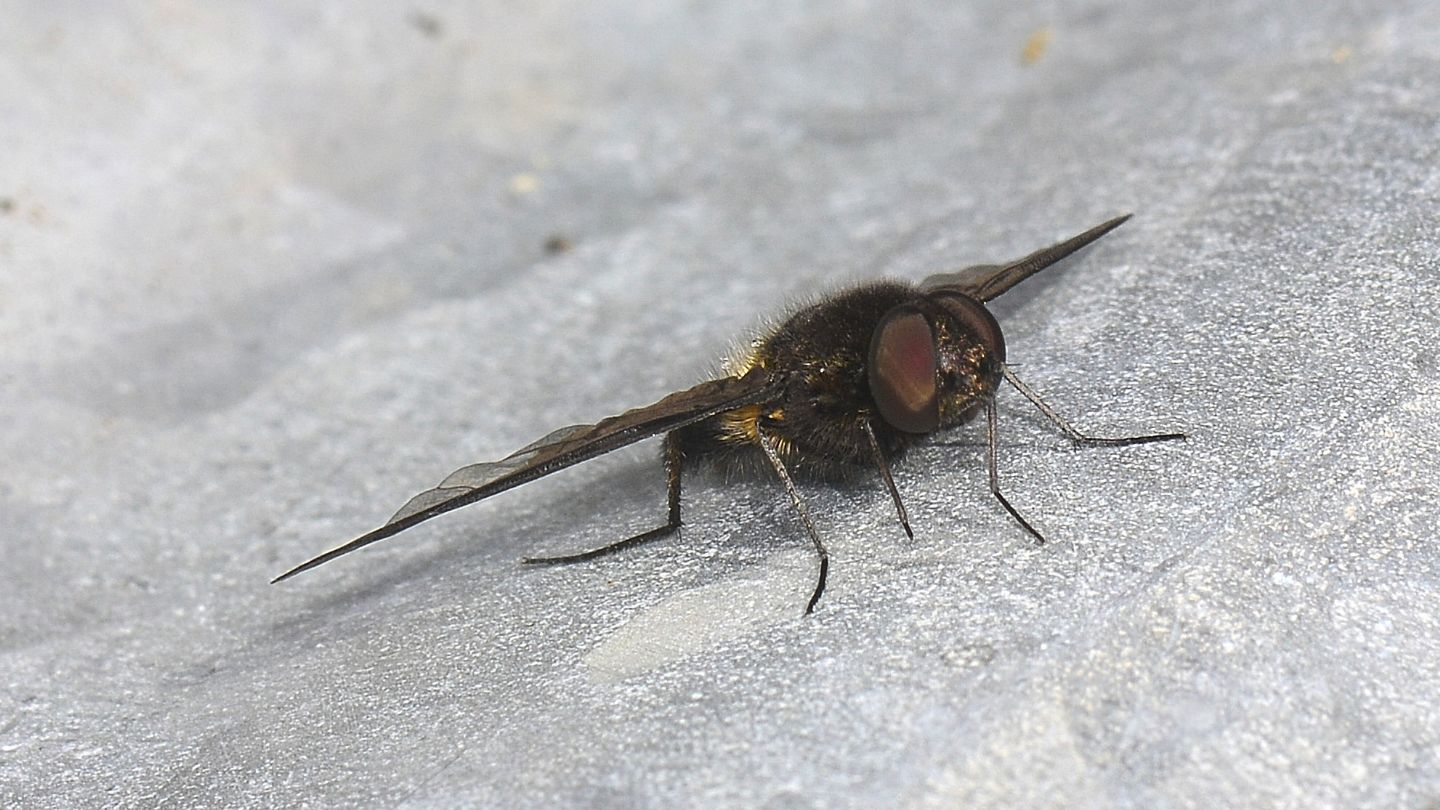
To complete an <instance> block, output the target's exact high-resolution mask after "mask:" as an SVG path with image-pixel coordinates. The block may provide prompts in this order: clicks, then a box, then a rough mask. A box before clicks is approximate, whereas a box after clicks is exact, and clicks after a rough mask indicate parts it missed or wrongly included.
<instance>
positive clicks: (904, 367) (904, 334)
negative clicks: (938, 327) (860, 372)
mask: <svg viewBox="0 0 1440 810" xmlns="http://www.w3.org/2000/svg"><path fill="white" fill-rule="evenodd" d="M937 365H938V361H937V358H936V353H935V335H934V334H933V333H932V332H931V330H930V321H929V320H927V319H926V318H925V316H924V315H923V314H921V313H920V311H919V310H917V309H915V308H914V307H912V306H908V305H901V306H898V307H896V308H894V309H892V310H890V311H889V312H887V313H885V316H884V317H883V318H881V319H880V324H879V325H878V326H876V327H875V334H874V335H872V336H871V338H870V364H869V367H868V371H869V376H870V395H871V397H873V398H874V400H875V406H876V407H877V408H878V409H879V410H880V416H882V417H883V418H884V419H885V421H886V422H888V423H889V424H890V426H891V427H894V428H895V429H897V430H903V431H905V432H906V433H929V432H930V431H932V430H935V429H936V428H937V427H939V426H940V398H939V390H938V387H937V385H936V377H935V372H936V368H937Z"/></svg>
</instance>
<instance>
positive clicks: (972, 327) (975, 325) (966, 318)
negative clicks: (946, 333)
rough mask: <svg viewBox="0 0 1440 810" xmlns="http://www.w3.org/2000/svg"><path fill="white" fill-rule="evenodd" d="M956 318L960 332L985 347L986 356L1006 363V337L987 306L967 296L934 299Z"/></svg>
mask: <svg viewBox="0 0 1440 810" xmlns="http://www.w3.org/2000/svg"><path fill="white" fill-rule="evenodd" d="M933 300H934V301H936V302H937V303H939V304H940V306H942V307H945V309H946V311H947V312H949V313H950V315H951V316H952V317H954V318H955V321H956V323H957V325H958V326H959V327H960V331H962V332H964V333H965V334H966V335H968V336H969V337H970V339H971V340H973V341H975V342H976V343H979V344H980V345H981V346H984V347H985V352H986V354H989V355H990V356H991V357H993V358H995V359H996V360H999V361H1000V362H1002V363H1003V362H1005V335H1004V334H1002V333H1001V332H1000V324H999V323H996V321H995V316H994V315H991V314H990V310H988V309H986V308H985V305H984V304H982V303H980V302H979V301H976V300H975V299H973V298H971V297H969V296H967V295H956V294H953V293H951V294H941V295H936V296H935V297H934V299H933Z"/></svg>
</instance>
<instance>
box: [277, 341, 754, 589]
mask: <svg viewBox="0 0 1440 810" xmlns="http://www.w3.org/2000/svg"><path fill="white" fill-rule="evenodd" d="M781 385H782V378H780V377H777V376H774V375H771V374H769V373H767V372H765V371H764V370H763V369H759V368H756V369H753V370H751V371H750V373H748V374H746V375H745V376H744V377H727V378H724V379H719V380H710V381H708V382H703V383H700V384H699V385H697V386H695V387H693V388H688V389H686V390H684V391H679V392H677V393H674V394H671V395H670V396H667V397H665V398H664V399H662V400H660V401H659V402H656V403H654V404H652V405H647V406H645V407H643V408H636V409H634V410H631V411H626V412H625V413H622V414H620V415H619V416H612V417H610V418H608V419H602V420H600V421H599V422H596V423H595V424H593V425H572V426H570V427H565V428H560V429H559V430H557V431H554V432H553V433H550V434H549V435H547V436H545V437H544V438H542V439H540V440H539V441H536V442H533V443H531V444H529V445H526V446H525V447H523V448H521V449H519V450H517V451H515V452H514V453H511V454H510V455H508V456H506V457H505V458H503V459H500V460H499V461H495V462H487V463H482V464H471V465H470V466H468V467H461V468H460V469H458V470H456V471H455V472H453V473H451V474H450V475H448V476H446V478H445V480H444V481H441V482H440V485H439V486H437V487H435V488H434V489H430V490H426V491H425V492H422V493H420V494H419V495H416V496H415V497H413V498H411V499H410V500H409V501H407V502H406V503H405V505H404V506H402V507H400V510H399V511H398V512H396V513H395V515H394V516H393V517H391V518H390V520H389V521H387V522H386V523H385V525H383V526H381V527H379V528H378V529H375V530H373V531H371V532H368V533H366V534H363V535H361V536H360V537H357V538H355V539H354V540H351V541H350V542H348V543H346V544H345V545H343V546H340V547H339V548H335V549H332V550H330V551H327V552H325V553H324V554H321V555H320V556H318V557H316V558H314V559H312V560H309V561H307V562H305V563H302V564H300V565H298V566H296V567H294V568H292V569H290V570H289V571H286V572H285V573H283V574H281V575H280V576H278V577H276V578H275V579H274V580H272V582H279V581H281V580H284V579H289V578H290V577H293V576H295V575H296V574H299V573H301V572H303V571H308V570H310V569H311V568H314V567H316V566H317V565H323V564H324V563H327V562H329V561H331V560H333V559H335V558H336V557H340V556H343V555H345V554H349V553H350V552H352V551H355V550H357V549H360V548H363V547H365V546H368V545H370V544H371V543H375V542H379V541H380V540H384V539H385V538H387V537H391V536H393V535H395V534H398V533H400V532H403V531H405V530H406V529H408V528H410V527H412V526H415V525H416V524H419V523H423V522H425V521H427V520H429V519H431V518H433V517H436V516H438V515H442V514H444V513H446V512H449V511H451V510H452V509H459V508H460V507H462V506H466V505H469V504H472V503H475V502H476V501H480V500H484V499H485V498H488V497H490V496H492V495H497V494H499V493H501V492H504V491H505V490H507V489H512V488H514V487H517V486H519V485H521V484H524V483H528V482H530V481H534V480H535V479H537V478H541V477H543V476H546V475H549V474H550V473H553V472H556V471H557V470H563V469H564V468H566V467H569V466H571V465H573V464H578V463H580V462H582V461H585V460H587V459H591V458H594V457H596V456H598V455H602V454H604V453H608V452H610V451H611V450H618V449H619V448H621V447H624V446H626V445H629V444H634V443H635V442H638V441H640V440H642V439H645V438H648V437H650V436H655V435H657V434H660V433H668V432H670V431H672V430H675V429H676V428H680V427H684V426H685V425H689V424H692V423H694V422H698V421H700V420H702V419H705V418H707V417H710V416H714V415H715V414H717V413H721V412H723V411H728V410H731V409H733V408H738V407H741V406H743V405H751V404H754V403H757V402H763V401H766V400H768V399H771V398H773V397H774V396H775V395H776V394H777V393H778V392H779V390H780V387H781Z"/></svg>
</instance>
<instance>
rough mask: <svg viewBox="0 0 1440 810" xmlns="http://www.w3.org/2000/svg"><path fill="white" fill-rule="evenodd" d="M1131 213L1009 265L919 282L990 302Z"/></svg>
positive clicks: (924, 287)
mask: <svg viewBox="0 0 1440 810" xmlns="http://www.w3.org/2000/svg"><path fill="white" fill-rule="evenodd" d="M1129 218H1130V215H1129V214H1126V215H1125V216H1123V217H1116V218H1114V219H1112V220H1110V221H1108V222H1102V223H1100V224H1099V225H1096V226H1095V227H1093V228H1091V229H1090V230H1088V231H1086V232H1084V233H1082V234H1079V235H1077V236H1072V237H1070V238H1069V239H1066V240H1065V241H1064V242H1060V243H1059V244H1055V245H1051V246H1050V247H1047V248H1041V249H1040V250H1037V251H1035V252H1034V253H1031V254H1030V255H1029V256H1026V257H1025V258H1023V259H1017V260H1016V261H1013V262H1010V263H1009V264H982V265H977V266H975V267H967V268H965V269H964V270H960V271H958V272H955V273H941V274H940V275H935V276H931V277H929V278H927V279H925V280H924V281H922V282H920V289H921V290H924V291H925V292H936V291H938V290H942V289H943V290H953V291H955V292H959V293H963V294H965V295H968V296H970V297H971V298H974V299H976V300H978V301H989V300H990V299H992V298H995V297H997V296H999V295H1000V294H1001V293H1003V292H1005V291H1006V290H1008V289H1010V288H1011V287H1014V286H1015V285H1016V284H1019V283H1020V282H1022V281H1024V280H1025V279H1027V278H1029V277H1031V276H1033V275H1035V274H1036V273H1038V272H1040V271H1041V270H1044V269H1045V268H1047V267H1049V266H1050V265H1052V264H1054V263H1056V262H1058V261H1060V260H1061V259H1063V258H1065V257H1066V256H1069V255H1070V254H1071V253H1074V252H1075V251H1077V250H1079V249H1080V248H1083V247H1085V246H1086V245H1088V244H1090V243H1091V242H1094V241H1095V240H1096V239H1099V238H1100V237H1102V236H1104V235H1105V234H1107V233H1109V232H1111V231H1113V230H1115V229H1116V228H1118V227H1120V225H1121V223H1123V222H1124V221H1125V220H1127V219H1129Z"/></svg>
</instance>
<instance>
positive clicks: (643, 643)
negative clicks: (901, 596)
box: [583, 554, 809, 681]
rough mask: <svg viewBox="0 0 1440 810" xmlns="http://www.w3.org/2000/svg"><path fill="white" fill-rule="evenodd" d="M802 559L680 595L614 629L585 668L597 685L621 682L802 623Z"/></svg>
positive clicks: (786, 559)
mask: <svg viewBox="0 0 1440 810" xmlns="http://www.w3.org/2000/svg"><path fill="white" fill-rule="evenodd" d="M800 556H801V555H799V554H781V555H777V557H776V558H772V565H771V566H769V567H770V568H771V572H772V573H773V574H774V575H773V576H766V577H764V578H763V579H759V580H746V581H741V582H736V581H729V582H722V583H717V584H714V585H706V586H704V587H701V588H694V589H691V590H688V591H684V592H682V593H678V594H676V595H675V596H672V597H670V598H669V599H666V600H665V601H663V602H661V603H660V604H658V605H655V606H654V607H652V608H650V609H649V610H646V611H645V612H644V613H641V614H640V615H638V616H636V617H635V618H634V619H631V620H630V621H629V622H627V623H626V624H625V625H623V626H622V627H621V628H620V629H619V630H616V631H615V632H614V633H613V634H611V636H610V637H609V638H607V639H606V640H605V641H604V643H602V644H601V645H600V646H598V647H596V648H595V649H594V650H591V651H590V654H589V655H587V656H585V658H584V662H583V663H584V664H585V666H586V667H588V668H589V669H590V673H591V677H593V678H595V679H597V680H601V681H614V680H620V679H623V678H628V677H630V676H632V675H638V674H640V673H642V672H646V671H648V670H651V669H654V668H656V667H659V666H662V665H664V664H668V663H670V662H672V661H678V660H680V659H682V658H686V657H688V656H691V655H695V654H697V653H701V652H704V651H705V650H707V649H710V648H712V647H714V646H716V645H718V644H721V643H723V642H726V641H730V640H733V639H736V638H741V637H743V636H746V635H749V634H751V633H753V632H755V631H756V630H758V629H760V628H762V627H767V626H770V625H774V624H777V623H779V622H782V621H793V620H795V619H798V618H799V617H800V615H801V611H802V610H803V609H804V607H805V601H804V600H805V598H806V597H807V596H808V595H809V590H808V587H809V585H808V584H807V585H805V587H801V588H796V587H795V583H796V580H797V578H796V577H795V572H796V571H797V570H801V566H798V565H796V564H795V563H796V562H798V560H797V558H798V557H800ZM805 581H806V582H807V583H808V580H805Z"/></svg>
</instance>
